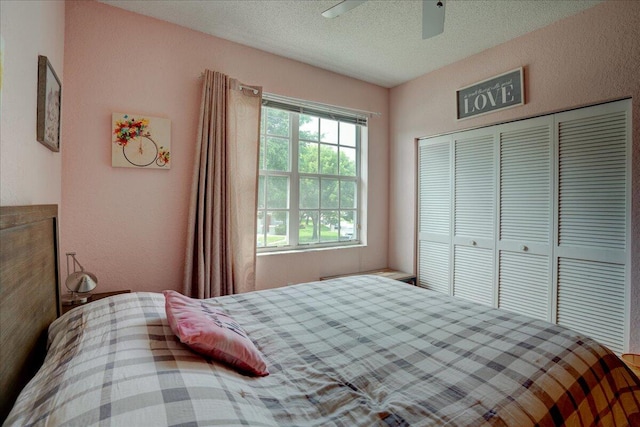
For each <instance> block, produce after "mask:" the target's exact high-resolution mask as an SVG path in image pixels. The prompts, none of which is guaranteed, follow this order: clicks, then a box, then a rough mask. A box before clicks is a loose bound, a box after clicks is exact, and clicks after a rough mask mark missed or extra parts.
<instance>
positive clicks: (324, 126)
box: [320, 119, 338, 144]
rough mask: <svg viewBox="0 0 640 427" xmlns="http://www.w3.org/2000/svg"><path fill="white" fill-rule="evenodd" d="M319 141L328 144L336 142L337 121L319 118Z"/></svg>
mask: <svg viewBox="0 0 640 427" xmlns="http://www.w3.org/2000/svg"><path fill="white" fill-rule="evenodd" d="M320 141H322V142H328V143H330V144H337V143H338V122H336V121H335V120H327V119H320Z"/></svg>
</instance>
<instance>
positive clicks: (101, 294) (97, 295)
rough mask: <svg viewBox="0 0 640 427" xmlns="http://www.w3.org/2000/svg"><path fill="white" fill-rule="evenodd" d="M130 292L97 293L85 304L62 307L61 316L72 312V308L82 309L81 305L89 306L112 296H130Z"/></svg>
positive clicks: (128, 290) (127, 290)
mask: <svg viewBox="0 0 640 427" xmlns="http://www.w3.org/2000/svg"><path fill="white" fill-rule="evenodd" d="M130 292H131V290H130V289H126V290H124V291H114V292H98V293H95V294H91V296H90V297H89V300H88V301H87V302H85V303H84V304H73V305H62V306H61V307H62V309H61V310H60V315H61V316H62V315H63V314H65V313H66V312H68V311H69V310H71V309H72V308H76V307H80V306H81V305H85V304H89V303H90V302H93V301H98V300H99V299H102V298H107V297H110V296H113V295H120V294H128V293H130Z"/></svg>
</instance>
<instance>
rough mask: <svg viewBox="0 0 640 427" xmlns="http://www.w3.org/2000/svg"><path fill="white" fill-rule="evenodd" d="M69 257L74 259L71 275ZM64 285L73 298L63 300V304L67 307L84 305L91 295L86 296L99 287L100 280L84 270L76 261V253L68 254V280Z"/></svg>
mask: <svg viewBox="0 0 640 427" xmlns="http://www.w3.org/2000/svg"><path fill="white" fill-rule="evenodd" d="M69 257H71V258H72V259H73V273H69ZM77 267H79V268H80V270H78V269H77ZM64 284H65V286H66V287H67V289H68V290H69V292H70V293H71V296H70V297H67V298H65V299H63V301H62V303H63V304H65V305H74V304H84V303H86V302H87V301H88V299H89V295H86V294H87V293H89V292H91V291H92V290H94V289H95V287H96V286H98V279H97V278H96V275H95V274H93V273H89V272H88V271H85V270H84V267H83V266H82V264H80V263H79V262H78V260H77V259H76V253H75V252H67V280H65V282H64Z"/></svg>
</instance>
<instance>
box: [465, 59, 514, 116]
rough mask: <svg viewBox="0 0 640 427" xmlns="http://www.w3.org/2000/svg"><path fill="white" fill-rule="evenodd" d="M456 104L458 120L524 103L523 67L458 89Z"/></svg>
mask: <svg viewBox="0 0 640 427" xmlns="http://www.w3.org/2000/svg"><path fill="white" fill-rule="evenodd" d="M456 104H457V105H456V106H457V116H456V118H457V119H458V120H464V119H468V118H470V117H476V116H482V115H484V114H489V113H493V112H495V111H500V110H504V109H506V108H513V107H518V106H520V105H524V104H525V90H524V67H518V68H516V69H513V70H511V71H507V72H506V73H502V74H500V75H497V76H494V77H491V78H488V79H486V80H482V81H481V82H478V83H474V84H472V85H469V86H465V87H463V88H460V89H458V90H457V91H456Z"/></svg>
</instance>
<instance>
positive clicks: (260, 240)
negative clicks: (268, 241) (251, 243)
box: [257, 211, 265, 248]
mask: <svg viewBox="0 0 640 427" xmlns="http://www.w3.org/2000/svg"><path fill="white" fill-rule="evenodd" d="M264 225H265V224H264V212H262V211H259V212H258V232H257V244H258V247H259V248H261V247H263V246H264V245H265V228H264Z"/></svg>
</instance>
